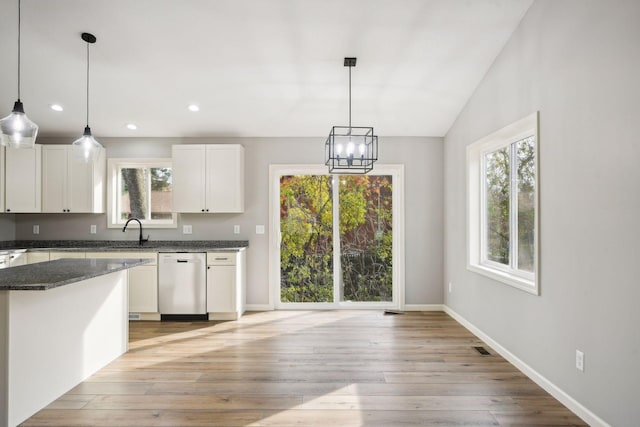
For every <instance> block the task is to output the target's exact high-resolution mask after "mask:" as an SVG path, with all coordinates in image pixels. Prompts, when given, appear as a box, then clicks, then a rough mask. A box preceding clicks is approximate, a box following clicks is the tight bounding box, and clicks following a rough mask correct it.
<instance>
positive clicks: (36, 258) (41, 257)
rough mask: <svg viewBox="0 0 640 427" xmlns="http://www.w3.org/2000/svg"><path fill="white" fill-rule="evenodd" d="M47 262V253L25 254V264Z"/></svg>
mask: <svg viewBox="0 0 640 427" xmlns="http://www.w3.org/2000/svg"><path fill="white" fill-rule="evenodd" d="M45 261H49V252H38V251H36V252H27V264H35V263H38V262H45Z"/></svg>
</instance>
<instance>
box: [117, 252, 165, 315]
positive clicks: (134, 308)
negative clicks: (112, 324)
mask: <svg viewBox="0 0 640 427" xmlns="http://www.w3.org/2000/svg"><path fill="white" fill-rule="evenodd" d="M114 256H115V255H114ZM157 311H158V268H157V267H156V266H155V265H140V266H138V267H134V268H131V269H129V312H130V313H155V312H157Z"/></svg>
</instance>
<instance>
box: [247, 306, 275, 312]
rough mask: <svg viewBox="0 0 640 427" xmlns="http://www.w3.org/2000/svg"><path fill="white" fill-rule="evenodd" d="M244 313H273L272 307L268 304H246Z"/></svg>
mask: <svg viewBox="0 0 640 427" xmlns="http://www.w3.org/2000/svg"><path fill="white" fill-rule="evenodd" d="M244 309H245V311H273V306H272V305H269V304H246V305H245V306H244Z"/></svg>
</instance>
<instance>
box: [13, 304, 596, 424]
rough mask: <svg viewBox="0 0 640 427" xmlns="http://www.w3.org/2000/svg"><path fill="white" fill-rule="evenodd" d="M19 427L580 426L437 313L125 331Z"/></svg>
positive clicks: (282, 315) (289, 315) (279, 314)
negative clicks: (115, 346)
mask: <svg viewBox="0 0 640 427" xmlns="http://www.w3.org/2000/svg"><path fill="white" fill-rule="evenodd" d="M476 346H484V347H486V348H487V350H489V352H490V355H489V356H482V355H480V354H479V353H478V352H477V351H476V350H475V349H474V347H476ZM23 425H24V426H57V427H61V426H66V427H75V426H96V427H106V426H109V427H128V426H135V427H142V426H185V427H188V426H278V427H286V426H297V427H300V426H305V427H307V426H336V427H337V426H339V427H349V426H363V425H364V426H418V425H421V426H423V425H444V426H457V425H475V426H497V425H581V426H583V425H586V424H584V423H583V422H582V421H581V420H580V419H579V418H578V417H577V416H575V415H574V414H573V413H571V412H570V411H569V410H568V409H566V408H565V407H563V406H562V405H561V404H560V403H559V402H557V401H556V400H555V399H553V398H552V397H551V396H549V395H548V394H547V393H546V392H545V391H544V390H542V389H541V388H540V387H539V386H537V385H536V384H535V383H533V382H532V381H531V380H529V379H528V378H527V377H526V376H525V375H524V374H522V373H521V372H520V371H518V370H517V369H516V368H515V367H513V366H512V365H511V364H509V363H508V362H507V361H506V360H504V359H503V358H502V357H500V356H499V355H497V354H496V353H495V352H494V351H493V350H492V349H491V348H490V347H488V346H487V345H486V344H485V343H483V342H482V341H481V340H479V339H478V338H477V337H475V336H473V335H472V334H471V333H470V332H469V331H468V330H466V329H465V328H463V327H462V326H460V325H459V324H458V323H457V322H456V321H455V320H453V319H452V318H451V317H449V316H448V315H446V314H445V313H439V312H425V313H406V314H404V315H399V316H386V315H384V314H383V313H382V312H380V311H360V310H358V311H355V310H354V311H273V312H262V313H250V314H247V315H246V316H243V317H242V318H241V319H239V320H237V321H229V322H132V323H131V324H130V350H129V352H128V353H126V354H124V355H123V356H121V357H120V358H118V359H117V360H116V361H114V362H113V363H111V364H110V365H108V366H107V367H105V368H104V369H102V370H101V371H99V372H97V373H96V374H94V375H93V376H91V377H90V378H88V379H87V380H86V381H85V382H83V383H81V384H79V385H78V386H76V387H74V388H73V389H72V390H71V391H69V393H67V394H66V395H64V396H62V397H61V398H60V399H58V400H56V401H55V402H53V403H52V404H51V405H49V406H48V407H47V408H45V409H43V410H42V411H40V412H38V413H37V414H35V415H34V416H33V417H31V418H30V419H29V420H27V421H26V422H25V423H24V424H23Z"/></svg>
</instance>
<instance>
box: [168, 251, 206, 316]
mask: <svg viewBox="0 0 640 427" xmlns="http://www.w3.org/2000/svg"><path fill="white" fill-rule="evenodd" d="M158 258H159V259H158V302H159V306H160V315H161V319H163V320H193V319H200V320H206V317H207V276H206V274H207V273H206V272H207V262H206V260H207V257H206V254H205V253H190V252H171V253H169V252H160V253H159V257H158ZM180 317H183V318H184V319H180Z"/></svg>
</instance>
